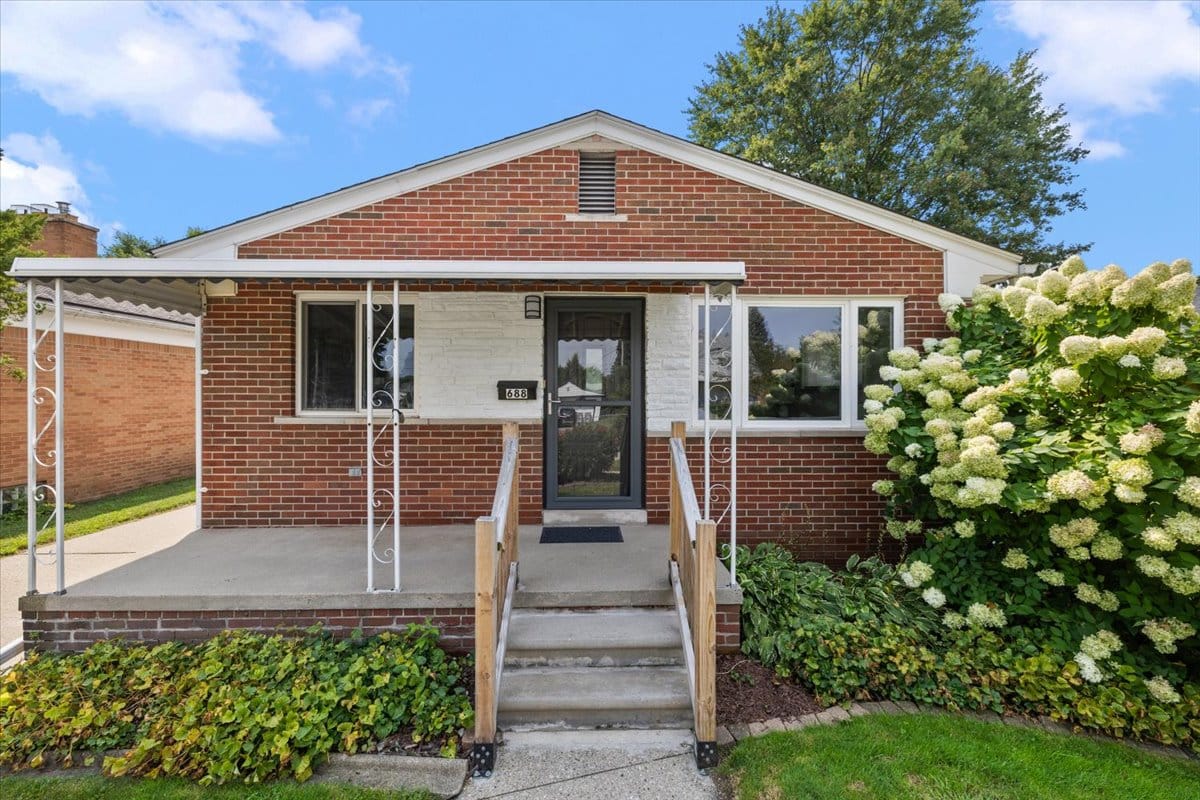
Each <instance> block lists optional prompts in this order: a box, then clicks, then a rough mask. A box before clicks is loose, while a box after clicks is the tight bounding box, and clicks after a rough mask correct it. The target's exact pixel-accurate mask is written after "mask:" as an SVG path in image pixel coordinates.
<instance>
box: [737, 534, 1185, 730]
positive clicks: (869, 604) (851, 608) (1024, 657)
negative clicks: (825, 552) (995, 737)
mask: <svg viewBox="0 0 1200 800" xmlns="http://www.w3.org/2000/svg"><path fill="white" fill-rule="evenodd" d="M898 575H899V573H898V571H897V570H896V569H894V568H892V567H889V566H888V565H886V564H883V563H881V562H879V561H878V560H876V559H868V560H865V561H858V560H857V559H852V560H851V561H850V562H849V563H848V564H847V569H846V571H844V572H834V571H832V570H830V569H829V568H827V567H825V566H823V565H820V564H808V563H796V562H795V560H794V558H793V557H792V556H791V554H790V553H788V552H787V551H785V550H783V549H781V548H779V547H776V546H773V545H760V546H759V547H758V548H757V549H755V550H753V551H750V550H749V549H747V548H740V549H739V551H738V577H739V579H740V582H741V585H742V591H743V596H744V601H743V605H742V650H743V651H744V652H745V653H746V654H747V655H750V656H752V657H754V658H756V659H758V660H760V661H762V662H763V663H765V664H767V665H769V666H771V667H773V668H774V669H775V670H776V671H777V672H778V673H779V674H780V675H783V676H785V677H792V678H793V679H795V680H797V681H799V682H800V683H802V684H804V685H805V686H807V687H809V688H810V689H812V691H813V692H814V693H816V695H817V697H818V698H819V699H820V700H822V702H826V703H829V702H849V701H851V700H865V699H869V698H882V699H889V700H911V701H915V702H919V703H927V704H930V705H938V706H944V707H947V708H951V709H956V710H957V709H966V710H985V709H988V710H992V711H997V712H1003V711H1006V710H1007V711H1016V712H1020V713H1025V714H1034V715H1047V716H1050V717H1052V718H1054V719H1057V720H1064V721H1069V722H1072V723H1075V724H1078V725H1080V726H1083V727H1086V728H1091V729H1094V730H1098V731H1103V732H1105V733H1107V734H1110V735H1112V736H1129V737H1136V738H1146V739H1154V740H1157V741H1160V742H1164V743H1167V744H1177V745H1184V746H1190V747H1191V748H1192V749H1194V750H1196V751H1197V752H1200V686H1197V685H1196V684H1194V683H1186V684H1183V685H1182V686H1181V687H1180V689H1179V694H1180V695H1181V697H1180V699H1179V701H1178V702H1175V703H1163V702H1160V701H1159V700H1157V699H1156V698H1154V697H1153V696H1152V694H1151V693H1150V692H1149V690H1148V689H1147V687H1146V684H1145V682H1144V681H1143V680H1142V678H1141V675H1140V673H1139V672H1138V671H1137V670H1136V669H1134V668H1133V667H1130V666H1119V667H1116V668H1115V671H1114V674H1113V675H1111V676H1109V678H1108V679H1107V680H1106V681H1105V682H1104V683H1103V684H1092V683H1089V682H1087V681H1085V680H1084V679H1083V677H1082V676H1081V675H1080V670H1079V666H1078V664H1076V662H1075V661H1074V660H1072V658H1071V655H1070V653H1071V652H1073V648H1074V642H1069V643H1068V642H1055V641H1054V640H1052V639H1050V638H1042V639H1038V640H1036V641H1035V640H1034V639H1033V638H1032V637H1028V636H1025V637H1013V636H1011V635H1008V633H1006V634H1005V635H1004V636H1002V635H1000V634H998V633H995V632H992V631H985V630H979V629H969V630H950V629H947V628H945V627H943V626H941V625H939V624H938V622H937V613H936V612H935V611H934V610H933V609H931V608H930V607H929V606H928V605H926V603H925V602H924V601H923V600H922V599H921V596H920V590H919V589H910V588H908V587H906V586H905V585H904V583H903V581H901V580H900V579H899V578H898Z"/></svg>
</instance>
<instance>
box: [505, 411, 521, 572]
mask: <svg viewBox="0 0 1200 800" xmlns="http://www.w3.org/2000/svg"><path fill="white" fill-rule="evenodd" d="M509 439H516V440H517V448H518V449H517V454H518V455H517V460H516V463H514V464H513V479H512V486H511V487H510V488H509V495H508V518H507V519H505V520H504V521H503V525H504V533H505V539H506V540H508V546H509V548H510V552H511V555H510V556H509V560H510V561H520V557H519V556H520V553H519V552H518V551H519V549H520V545H519V543H518V539H519V538H520V537H519V536H518V533H519V528H518V526H520V524H521V489H520V486H521V457H520V452H521V451H520V447H521V445H520V441H521V428H520V426H519V425H518V424H517V423H515V422H506V423H504V424H503V425H501V426H500V449H501V451H503V449H504V443H505V442H507V441H508V440H509ZM517 569H520V567H518V568H517ZM502 579H504V580H507V576H502Z"/></svg>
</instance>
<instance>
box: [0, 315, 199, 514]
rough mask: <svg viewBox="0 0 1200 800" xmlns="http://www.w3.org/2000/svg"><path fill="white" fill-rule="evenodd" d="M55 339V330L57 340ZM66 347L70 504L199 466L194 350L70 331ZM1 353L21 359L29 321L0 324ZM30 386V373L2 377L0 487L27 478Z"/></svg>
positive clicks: (48, 473)
mask: <svg viewBox="0 0 1200 800" xmlns="http://www.w3.org/2000/svg"><path fill="white" fill-rule="evenodd" d="M53 341H54V335H53V334H50V336H48V337H47V339H46V343H47V345H48V346H50V347H51V348H52V347H53ZM64 350H65V353H64V360H65V369H66V386H67V396H66V405H65V407H66V430H65V432H64V433H65V436H66V442H65V444H66V464H65V467H66V498H65V499H66V500H67V502H70V503H75V502H81V501H84V500H91V499H94V498H97V497H103V496H106V495H110V494H116V493H119V492H124V491H128V490H130V489H136V488H138V487H139V486H145V485H147V484H151V483H161V482H163V481H168V480H172V479H174V478H181V477H183V476H185V475H190V474H192V472H193V470H194V468H195V441H196V437H195V427H194V425H195V423H194V420H195V417H194V416H193V412H194V408H195V383H194V375H195V355H194V352H193V350H192V349H191V348H189V347H174V346H170V345H162V344H151V343H147V342H134V341H128V340H125V339H110V338H101V337H96V336H83V335H78V334H67V338H66V342H65V348H64ZM0 352H3V353H6V354H9V355H12V356H13V357H14V360H15V361H16V362H17V364H19V365H22V366H23V365H24V363H25V330H24V328H15V327H11V326H9V327H6V328H5V329H4V331H3V332H0ZM42 377H43V379H44V378H45V377H46V375H45V374H44V375H43V376H42ZM51 385H52V384H51ZM25 393H26V384H25V383H24V382H23V381H16V380H14V379H12V378H10V377H8V376H6V375H4V376H0V487H7V486H15V485H18V484H24V483H25V463H26V457H25V435H26V434H25V407H26V406H25ZM42 419H43V420H44V419H45V418H44V417H43V418H42ZM49 435H50V436H51V437H52V436H53V434H52V433H51V434H49ZM50 443H51V446H53V438H51V439H50ZM42 477H43V478H47V479H49V478H52V477H53V470H45V471H44V472H43V476H42Z"/></svg>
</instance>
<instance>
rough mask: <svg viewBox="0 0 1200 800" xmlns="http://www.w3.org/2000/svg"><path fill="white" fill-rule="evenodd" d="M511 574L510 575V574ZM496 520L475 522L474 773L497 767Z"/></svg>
mask: <svg viewBox="0 0 1200 800" xmlns="http://www.w3.org/2000/svg"><path fill="white" fill-rule="evenodd" d="M506 577H507V576H506ZM495 678H496V520H495V519H492V518H490V517H485V518H481V519H478V520H476V521H475V743H474V744H473V745H472V746H471V774H473V775H482V776H488V775H491V773H492V770H493V769H495V766H496V684H495Z"/></svg>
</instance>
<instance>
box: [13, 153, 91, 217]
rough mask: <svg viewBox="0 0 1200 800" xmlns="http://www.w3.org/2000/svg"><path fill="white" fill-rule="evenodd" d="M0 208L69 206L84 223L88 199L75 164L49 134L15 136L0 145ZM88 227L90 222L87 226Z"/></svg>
mask: <svg viewBox="0 0 1200 800" xmlns="http://www.w3.org/2000/svg"><path fill="white" fill-rule="evenodd" d="M0 148H3V150H4V158H3V159H2V160H0V207H3V208H8V207H10V206H14V205H27V204H30V203H57V202H58V201H60V200H63V201H66V202H68V203H70V204H71V205H72V206H73V207H74V208H73V211H74V212H75V213H76V214H78V215H79V218H80V219H82V220H83V221H84V222H87V221H88V220H87V210H88V196H87V193H86V192H85V191H84V190H83V185H82V184H81V183H80V182H79V177H78V176H77V175H76V168H75V164H74V162H73V161H72V160H71V158H70V156H68V155H67V154H66V153H65V152H63V149H62V146H61V145H60V144H59V143H58V140H57V139H55V138H54V137H53V136H51V135H50V134H46V135H44V136H34V135H32V134H29V133H14V134H11V135H9V136H7V137H5V139H4V140H3V141H2V142H0ZM89 224H90V223H89Z"/></svg>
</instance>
